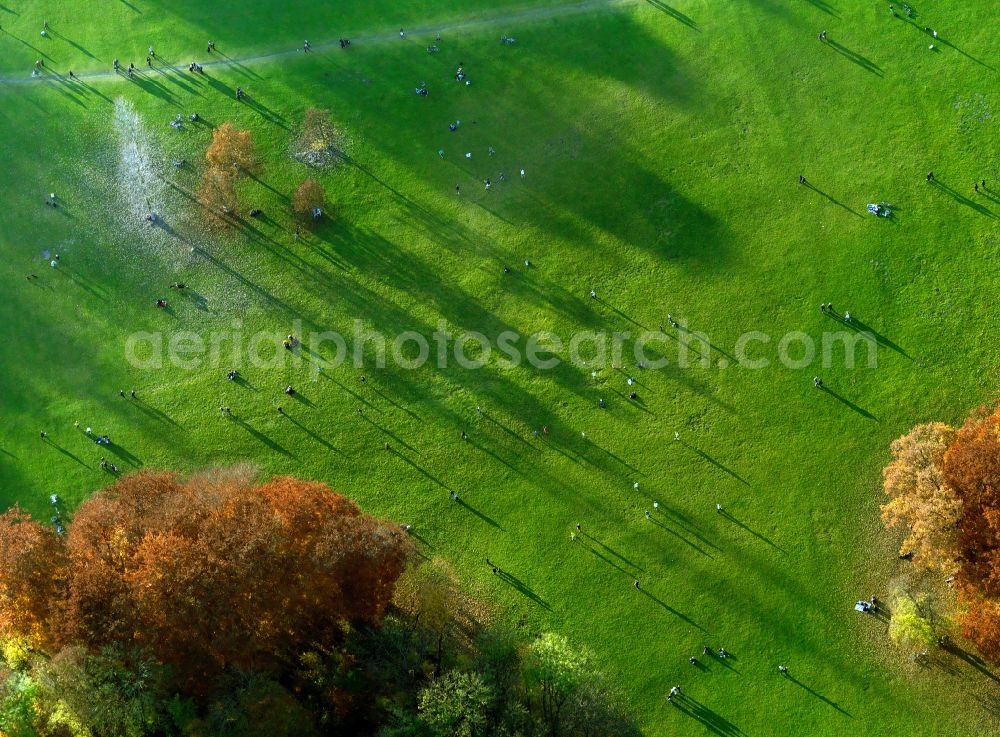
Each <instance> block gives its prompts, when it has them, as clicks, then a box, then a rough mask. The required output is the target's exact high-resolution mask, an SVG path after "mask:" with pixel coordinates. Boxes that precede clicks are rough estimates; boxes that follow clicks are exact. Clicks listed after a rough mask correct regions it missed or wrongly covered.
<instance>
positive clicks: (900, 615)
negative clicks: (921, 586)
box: [889, 594, 937, 655]
mask: <svg viewBox="0 0 1000 737" xmlns="http://www.w3.org/2000/svg"><path fill="white" fill-rule="evenodd" d="M925 596H926V595H925V594H918V595H917V597H916V598H914V597H911V596H909V595H907V594H901V595H900V596H898V597H896V599H895V601H894V602H893V606H892V618H891V619H890V620H889V637H890V638H891V639H892V641H893V642H894V643H896V644H897V645H898V646H899V647H901V648H903V649H904V650H907V651H909V652H911V653H913V654H914V655H916V654H918V653H921V652H924V651H926V650H928V649H929V648H931V647H933V646H934V644H935V643H936V642H937V635H936V633H935V631H934V625H933V624H932V623H931V620H930V619H929V618H928V617H927V616H926V614H925V613H924V612H921V608H920V605H921V603H922V602H923V601H924V600H925Z"/></svg>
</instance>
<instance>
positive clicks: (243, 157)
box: [205, 123, 259, 176]
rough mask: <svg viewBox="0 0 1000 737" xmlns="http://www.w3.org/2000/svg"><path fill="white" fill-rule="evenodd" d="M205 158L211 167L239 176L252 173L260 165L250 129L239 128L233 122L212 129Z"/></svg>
mask: <svg viewBox="0 0 1000 737" xmlns="http://www.w3.org/2000/svg"><path fill="white" fill-rule="evenodd" d="M205 159H206V160H207V161H208V165H209V166H210V167H214V168H217V169H225V170H227V171H232V172H233V173H234V174H235V175H237V176H240V175H243V174H252V173H253V172H255V171H256V170H257V168H258V166H259V160H258V158H257V150H256V148H255V147H254V143H253V137H252V136H251V135H250V131H248V130H237V129H236V127H235V126H234V125H233V124H232V123H223V124H222V125H220V126H219V127H218V128H216V129H215V130H213V131H212V143H211V144H209V147H208V150H207V151H206V152H205Z"/></svg>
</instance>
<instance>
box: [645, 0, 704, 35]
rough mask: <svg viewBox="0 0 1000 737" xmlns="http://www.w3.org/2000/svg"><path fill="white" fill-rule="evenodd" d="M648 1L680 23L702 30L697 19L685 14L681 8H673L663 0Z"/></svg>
mask: <svg viewBox="0 0 1000 737" xmlns="http://www.w3.org/2000/svg"><path fill="white" fill-rule="evenodd" d="M646 2H647V3H649V4H650V5H652V6H653V7H654V8H656V9H657V10H659V11H661V12H662V13H664V14H666V15H669V16H670V17H671V18H673V19H674V20H675V21H677V22H678V23H683V24H684V25H686V26H687V27H688V28H690V29H692V30H695V31H698V30H700V29H699V28H698V23H697V22H695V20H694V19H693V18H691V17H690V16H687V15H684V13H682V12H681V11H679V10H676V9H674V8H671V7H670V6H669V5H667V4H666V3H665V2H663V0H646Z"/></svg>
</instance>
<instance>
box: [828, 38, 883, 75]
mask: <svg viewBox="0 0 1000 737" xmlns="http://www.w3.org/2000/svg"><path fill="white" fill-rule="evenodd" d="M826 45H827V46H829V47H830V48H831V49H833V50H834V51H836V52H837V53H838V54H840V55H841V56H843V57H844V58H845V59H847V60H848V61H851V62H853V63H855V64H857V65H858V66H859V67H861V68H862V69H864V70H865V71H866V72H871V73H872V74H874V75H876V76H878V77H881V76H883V72H882V68H881V67H880V66H879V65H878V64H876V63H875V62H873V61H872V60H871V59H869V58H867V57H865V56H862V55H861V54H859V53H858V52H856V51H851V50H850V49H849V48H847V47H846V46H844V45H843V44H842V43H839V42H837V41H834V40H832V39H827V40H826Z"/></svg>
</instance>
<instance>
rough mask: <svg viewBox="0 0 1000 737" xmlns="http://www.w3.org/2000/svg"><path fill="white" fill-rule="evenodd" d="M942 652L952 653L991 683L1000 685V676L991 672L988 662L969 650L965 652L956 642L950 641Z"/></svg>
mask: <svg viewBox="0 0 1000 737" xmlns="http://www.w3.org/2000/svg"><path fill="white" fill-rule="evenodd" d="M942 650H944V651H945V652H947V653H950V654H951V655H954V656H955V657H956V658H958V659H959V660H962V661H964V662H965V663H966V664H967V665H970V666H972V667H973V668H975V669H976V670H977V671H979V672H980V673H981V674H982V675H984V676H986V677H987V678H989V679H990V680H991V681H994V682H996V683H1000V676H998V675H997V674H996V673H994V672H993V671H992V670H990V668H989V665H988V664H987V663H986V661H985V660H983V659H982V658H980V657H979V656H978V655H976V654H975V653H970V652H968V651H967V650H963V649H962V648H961V647H960V646H959V645H957V644H955V642H953V641H949V642H948V644H947V645H944V646H943V647H942Z"/></svg>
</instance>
